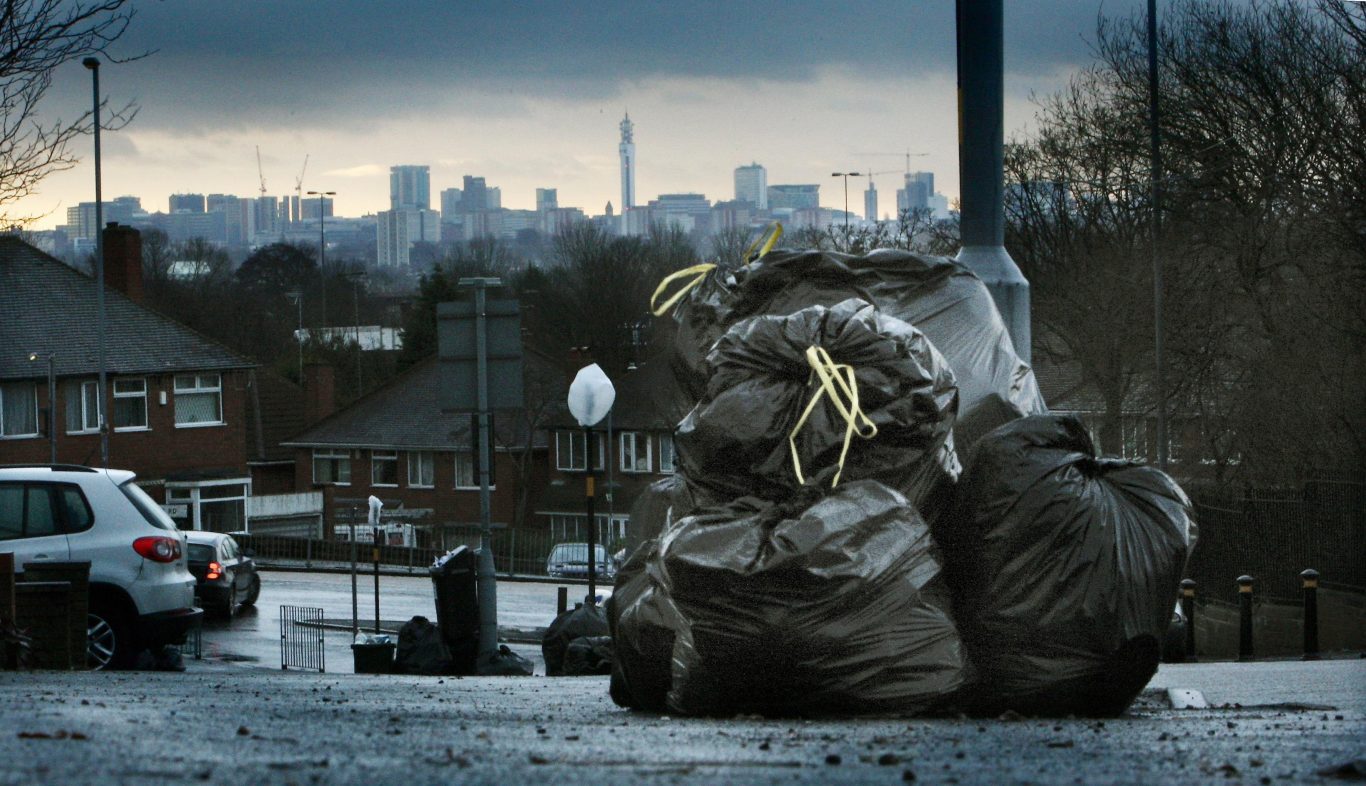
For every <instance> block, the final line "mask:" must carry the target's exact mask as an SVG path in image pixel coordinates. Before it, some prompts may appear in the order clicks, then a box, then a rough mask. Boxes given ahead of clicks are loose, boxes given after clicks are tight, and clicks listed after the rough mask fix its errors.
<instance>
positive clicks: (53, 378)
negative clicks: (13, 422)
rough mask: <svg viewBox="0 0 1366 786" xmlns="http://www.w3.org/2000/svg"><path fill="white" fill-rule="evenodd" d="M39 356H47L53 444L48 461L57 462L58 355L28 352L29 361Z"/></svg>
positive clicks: (48, 401) (49, 410)
mask: <svg viewBox="0 0 1366 786" xmlns="http://www.w3.org/2000/svg"><path fill="white" fill-rule="evenodd" d="M39 358H47V439H48V442H49V444H50V446H51V456H50V457H49V458H48V462H49V463H51V464H56V463H57V369H56V367H55V366H54V362H55V360H56V356H55V355H53V354H52V353H51V352H30V353H28V359H29V362H32V361H35V360H37V359H39Z"/></svg>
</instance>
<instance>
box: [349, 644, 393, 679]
mask: <svg viewBox="0 0 1366 786" xmlns="http://www.w3.org/2000/svg"><path fill="white" fill-rule="evenodd" d="M385 639H386V640H385V641H382V642H369V643H363V644H352V645H351V655H352V657H354V658H355V661H356V673H357V674H389V673H391V672H393V670H394V649H395V647H394V642H392V641H389V640H387V639H388V637H387V636H386V637H385Z"/></svg>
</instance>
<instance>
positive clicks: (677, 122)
mask: <svg viewBox="0 0 1366 786" xmlns="http://www.w3.org/2000/svg"><path fill="white" fill-rule="evenodd" d="M798 5H802V4H800V3H799V4H798ZM1088 5H1090V3H1088ZM1141 5H1142V4H1141V3H1140V2H1138V0H1125V1H1124V2H1118V3H1115V2H1109V3H1106V5H1105V11H1106V13H1107V14H1108V15H1112V16H1113V15H1123V14H1127V13H1131V12H1136V11H1138V10H1141ZM404 8H405V12H407V13H408V14H409V15H410V17H411V21H413V22H414V23H415V28H416V29H418V32H417V33H415V34H414V36H407V37H405V35H402V34H401V33H400V32H397V31H395V32H384V31H385V30H387V28H386V27H385V26H383V25H380V26H379V27H375V26H373V25H372V24H371V22H373V21H374V16H375V14H377V13H379V11H372V10H371V8H370V6H369V5H367V4H360V3H346V2H343V3H340V4H339V5H338V6H337V8H336V11H335V13H330V14H329V15H328V17H327V18H325V19H322V20H316V19H315V20H313V21H314V22H315V23H317V24H319V25H321V29H319V30H317V31H314V30H313V29H312V28H309V29H308V30H307V31H306V30H305V29H304V24H303V22H302V21H301V20H300V19H296V18H295V17H299V16H302V15H299V14H295V13H292V12H285V11H280V10H277V9H274V8H273V7H271V6H270V5H269V4H265V3H241V4H232V6H231V8H226V7H219V6H218V5H214V4H209V3H199V2H185V3H178V4H175V5H174V6H168V5H166V4H153V5H147V6H139V7H138V15H137V17H136V18H135V20H134V22H133V25H132V27H131V28H130V30H129V32H128V34H127V35H126V36H125V38H124V40H121V41H120V42H119V44H118V47H117V49H118V50H119V52H120V53H121V54H124V55H129V54H137V53H139V52H142V51H147V50H156V51H153V52H152V53H151V54H150V55H149V56H147V57H145V58H143V59H140V60H134V61H131V62H126V63H109V64H107V66H106V67H105V68H104V70H103V73H102V78H101V87H102V89H103V90H104V93H105V95H106V96H108V98H109V99H110V101H111V103H113V104H120V103H122V102H124V101H127V100H130V99H131V100H136V101H137V102H138V103H139V105H140V107H141V111H140V113H139V115H138V117H137V118H136V119H135V121H134V122H133V124H132V125H130V126H129V127H128V128H126V129H123V130H121V131H117V132H108V133H106V134H104V137H103V143H104V161H103V164H104V190H105V193H106V194H108V195H119V194H135V195H138V196H140V197H141V198H142V200H143V203H144V205H147V206H155V205H162V204H166V202H167V199H168V197H169V195H171V194H174V193H187V192H188V193H229V194H238V195H240V196H251V195H255V194H256V193H258V192H259V187H260V178H259V176H258V172H257V167H256V158H255V148H256V147H257V146H258V145H259V146H260V148H261V161H262V170H263V174H264V177H265V180H266V185H267V193H269V194H271V195H277V196H287V195H290V194H292V193H294V192H295V183H296V178H297V177H298V175H299V173H300V170H301V168H302V165H303V162H304V158H305V156H308V157H309V159H308V160H309V163H308V169H307V172H306V173H305V176H304V182H303V188H304V189H305V190H327V191H336V192H337V196H336V211H337V213H338V214H339V215H356V216H358V215H363V214H367V213H377V212H379V211H381V210H384V209H386V208H387V207H388V202H389V200H388V197H389V194H388V191H389V188H388V187H389V168H390V167H391V166H395V165H400V164H418V165H427V166H430V167H431V189H432V191H433V192H438V193H439V192H440V191H443V190H445V189H447V188H452V187H457V188H458V187H460V185H461V182H462V177H463V176H464V175H476V176H482V177H485V178H487V181H488V182H489V183H496V184H498V185H499V186H500V187H501V188H502V196H503V205H504V206H505V207H509V208H514V209H533V208H534V207H535V190H536V189H537V188H554V189H557V192H558V201H559V204H560V205H564V206H573V207H578V208H581V209H583V210H584V212H585V213H587V214H589V215H596V214H600V213H601V212H603V209H604V208H605V206H606V204H607V203H608V202H609V201H610V202H612V203H613V204H614V206H615V207H616V209H617V210H618V211H619V210H620V208H621V205H619V204H618V203H619V202H620V194H621V182H620V171H619V166H618V164H619V151H618V149H617V148H618V144H619V142H620V130H619V128H618V124H619V122H620V120H621V118H622V116H623V114H624V113H625V112H627V111H629V112H630V116H631V120H632V122H633V123H634V124H635V133H634V142H635V145H636V148H637V155H638V158H637V169H636V183H637V184H636V191H637V197H636V202H637V204H642V203H643V202H644V201H646V200H647V199H648V198H650V197H652V196H654V195H657V194H665V193H702V194H706V195H707V196H708V198H710V199H714V200H715V199H724V198H729V197H730V196H731V194H732V178H733V171H734V168H735V167H736V166H739V165H742V164H744V163H748V162H750V161H759V162H761V163H763V164H764V165H765V167H766V168H767V170H768V182H769V183H819V184H822V185H826V186H827V189H826V193H825V194H824V195H823V196H824V198H823V200H822V201H823V202H824V203H825V206H830V207H838V206H839V205H836V204H835V202H837V201H840V200H833V201H832V199H833V197H832V195H833V194H834V192H833V191H831V187H832V185H833V183H834V181H832V180H831V179H830V177H829V174H830V172H832V171H850V170H858V171H867V170H873V171H878V172H887V173H888V174H884V175H881V176H879V177H878V178H877V179H876V182H877V184H878V185H879V186H880V188H879V191H880V192H881V193H882V194H884V195H890V194H891V193H893V192H894V191H895V189H896V188H897V187H899V186H900V182H899V181H900V175H899V174H898V173H899V172H900V171H902V170H904V168H905V167H904V158H901V157H900V155H901V154H903V153H904V152H905V151H907V150H909V151H910V152H915V153H925V154H926V155H924V156H919V157H917V158H915V159H914V160H913V162H912V169H917V170H928V171H934V172H936V175H937V178H938V182H939V183H940V184H941V185H940V190H941V191H942V192H943V193H945V194H946V195H948V196H949V197H950V199H952V198H954V197H955V196H956V195H957V180H958V173H957V147H956V145H957V127H956V103H955V101H956V99H955V74H954V42H953V13H952V8H951V7H950V8H939V7H934V6H930V5H929V4H924V3H913V4H906V5H904V6H903V5H899V4H891V5H884V4H878V3H865V4H857V3H856V4H853V5H850V6H848V7H843V8H842V9H841V16H840V23H841V24H847V25H848V26H849V27H850V29H851V30H854V29H857V33H851V34H850V37H849V39H848V40H845V39H843V38H840V37H838V36H837V35H836V34H835V33H833V32H831V31H830V30H829V29H827V28H828V25H825V26H817V27H814V28H813V27H810V26H809V25H805V24H802V23H801V22H800V19H801V17H802V16H803V14H802V9H801V8H796V7H793V6H790V5H784V6H754V5H742V6H738V7H735V8H731V7H725V8H722V7H719V6H718V7H710V6H708V7H706V8H702V9H701V10H698V9H694V8H691V7H690V8H688V9H681V10H676V13H675V14H674V15H673V17H671V19H670V21H671V26H666V27H667V28H668V30H669V31H670V32H671V35H667V36H666V35H664V34H663V33H662V32H661V31H660V30H658V29H656V28H655V27H654V25H655V24H656V23H659V22H660V21H661V20H660V19H659V18H658V17H659V16H660V14H661V13H662V12H661V11H660V10H659V9H636V8H635V7H634V6H622V7H621V9H619V10H620V13H622V14H624V15H625V18H624V21H623V22H622V24H621V25H620V28H621V29H619V30H610V31H604V30H601V29H597V28H600V27H604V26H603V25H596V26H594V25H593V24H591V20H593V19H598V20H601V19H602V18H604V17H605V16H606V11H604V10H603V9H606V8H607V5H604V4H599V5H593V6H591V7H590V8H589V9H588V10H587V12H586V13H581V14H579V15H580V16H582V17H584V18H585V19H586V20H588V21H577V22H576V21H574V20H573V19H571V18H570V17H573V16H574V15H573V14H567V13H566V12H565V11H562V10H560V9H558V8H556V7H554V6H548V7H545V8H542V9H541V10H540V11H537V12H536V13H530V12H521V13H518V12H516V11H513V10H508V9H503V8H501V7H498V6H497V4H493V5H490V6H489V7H487V8H482V9H480V10H477V11H473V12H471V11H470V10H467V11H465V12H464V13H463V14H452V13H451V12H449V11H448V10H445V9H438V8H418V9H416V10H412V9H409V8H408V7H407V6H405V7H404ZM803 8H806V10H807V11H808V12H811V13H815V12H816V11H819V10H820V9H822V8H823V6H820V5H818V4H806V5H804V6H803ZM594 9H598V10H597V11H595V10H594ZM707 9H710V10H707ZM813 9H814V10H813ZM1099 9H1100V4H1099V3H1098V2H1097V3H1095V4H1094V7H1093V8H1090V9H1089V10H1088V12H1087V13H1085V14H1078V13H1077V12H1076V4H1075V3H1068V4H1063V3H1057V2H1054V3H1042V4H1038V5H1037V7H1033V8H1031V13H1030V14H1029V15H1027V16H1026V15H1025V14H1023V13H1020V12H1018V11H1016V12H1012V10H1011V9H1007V17H1006V69H1007V73H1006V85H1007V97H1006V129H1007V134H1008V135H1009V134H1012V133H1016V132H1018V131H1020V130H1021V129H1022V128H1024V127H1025V126H1027V124H1028V122H1029V120H1030V118H1031V117H1032V115H1033V111H1034V110H1033V105H1032V104H1031V103H1030V102H1029V94H1030V93H1031V92H1037V93H1039V94H1047V93H1050V92H1053V91H1055V90H1057V89H1060V88H1061V87H1062V86H1063V85H1065V83H1066V80H1067V77H1068V76H1069V75H1070V74H1071V73H1073V72H1074V71H1075V70H1076V69H1077V68H1078V67H1080V66H1081V65H1083V64H1085V63H1086V62H1089V60H1090V56H1089V54H1088V52H1087V49H1086V43H1085V40H1086V38H1087V37H1089V36H1090V35H1091V34H1092V32H1093V29H1094V26H1095V16H1094V14H1095V12H1097V11H1098V10H1099ZM821 16H822V14H820V13H815V17H813V18H819V17H821ZM824 16H828V13H826V14H824ZM528 17H534V19H529V18H528ZM419 22H420V23H421V24H416V23H419ZM720 22H733V23H735V24H717V23H720ZM746 22H755V23H756V24H753V25H748V26H745V25H744V24H742V23H746ZM874 23H876V24H874ZM555 25H560V26H561V27H560V28H556V27H555ZM606 27H612V26H610V25H609V26H606ZM711 27H717V28H718V29H720V30H721V32H719V33H713V32H710V28H711ZM733 27H740V28H742V29H741V30H735V29H732V28H733ZM589 28H592V29H589ZM759 29H762V30H767V31H768V33H767V34H766V35H765V36H762V37H761V39H760V40H749V39H748V37H749V36H750V31H753V30H759ZM224 30H233V31H234V32H233V33H231V34H226V33H223V32H222V31H224ZM576 32H582V33H583V35H576V34H575V33H576ZM291 34H292V36H293V37H291ZM367 36H368V37H367ZM443 36H445V38H443ZM410 38H411V39H412V40H409V39H410ZM399 39H401V40H399ZM447 39H449V40H447ZM476 39H480V40H476ZM484 39H487V40H484ZM571 39H572V40H571ZM792 40H804V41H807V42H809V43H808V45H807V46H805V47H793V46H791V41H792ZM481 41H482V43H481ZM462 42H463V44H466V45H468V46H467V48H465V49H460V47H459V46H456V45H455V44H461V43H462ZM399 44H403V45H404V46H406V47H408V55H404V54H402V53H399V52H398V49H399ZM728 47H729V48H730V49H727V48H728ZM791 49H796V50H799V51H798V52H796V53H794V52H790V51H787V50H791ZM457 50H458V51H457ZM505 50H506V51H505ZM722 50H725V51H727V52H729V55H728V58H729V60H728V62H723V61H724V60H725V59H724V58H723V59H722V60H718V59H717V56H719V55H720V54H721V53H722ZM342 52H346V53H347V55H348V56H347V57H345V58H343V57H340V56H339V55H340V54H341V53H342ZM314 55H318V57H317V58H314V57H313V56H314ZM405 56H408V57H410V59H411V60H412V62H408V61H406V60H403V57H405ZM396 58H397V59H396ZM306 63H314V64H315V65H316V67H301V64H306ZM415 96H417V97H420V100H416V99H415V98H414V97H415ZM89 97H90V94H89V82H88V74H87V73H86V72H84V69H80V68H79V67H76V66H73V67H71V68H65V69H63V70H62V71H61V72H60V73H56V74H54V84H53V88H52V92H51V94H50V95H49V98H48V100H47V102H46V103H45V104H44V106H43V112H44V114H45V115H46V116H50V117H56V116H61V117H70V116H72V115H73V114H75V113H78V112H80V111H81V110H82V109H83V108H84V106H86V105H87V104H88V102H89ZM89 145H90V140H89V139H88V138H84V139H80V140H77V143H76V145H75V147H74V148H73V150H74V152H76V153H77V155H79V156H81V158H82V161H81V163H80V164H79V165H78V166H76V167H75V168H73V169H72V170H69V171H66V172H61V173H57V174H55V175H53V176H52V177H50V178H48V179H47V180H46V181H44V182H43V183H42V184H41V185H40V187H39V190H38V192H37V193H36V194H35V195H34V196H32V197H30V198H28V199H26V200H23V201H22V202H19V203H16V204H13V205H9V206H7V213H8V215H9V216H10V217H12V218H17V217H24V216H36V215H41V214H44V213H46V214H47V215H46V217H45V218H41V219H39V220H38V221H36V222H35V223H34V224H33V227H34V228H35V229H48V228H52V227H54V226H56V225H59V224H62V223H64V221H65V212H66V208H68V207H71V206H73V205H75V204H77V203H79V202H81V201H91V200H92V199H93V193H92V192H93V185H92V183H93V169H92V164H91V156H90V151H89ZM869 154H873V155H869ZM851 185H852V184H851ZM865 186H866V180H865V179H861V182H860V188H859V193H860V194H861V193H862V189H863V188H864V187H865ZM883 201H884V202H886V201H887V197H886V196H884V197H883ZM891 208H892V206H891V205H890V204H885V205H883V206H882V212H883V213H884V214H885V213H890V212H892V210H891Z"/></svg>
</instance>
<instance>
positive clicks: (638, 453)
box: [619, 431, 651, 472]
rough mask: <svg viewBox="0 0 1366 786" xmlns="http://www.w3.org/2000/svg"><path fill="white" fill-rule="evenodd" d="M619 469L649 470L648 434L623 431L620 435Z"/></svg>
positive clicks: (632, 470) (631, 470)
mask: <svg viewBox="0 0 1366 786" xmlns="http://www.w3.org/2000/svg"><path fill="white" fill-rule="evenodd" d="M619 452H620V453H621V471H622V472H649V471H650V458H651V457H650V435H649V434H644V433H642V432H639V431H623V432H621V435H620V451H619Z"/></svg>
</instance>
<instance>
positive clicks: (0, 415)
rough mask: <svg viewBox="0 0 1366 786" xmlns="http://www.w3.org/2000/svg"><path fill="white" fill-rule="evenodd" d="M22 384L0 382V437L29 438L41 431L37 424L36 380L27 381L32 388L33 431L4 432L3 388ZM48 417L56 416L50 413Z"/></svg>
mask: <svg viewBox="0 0 1366 786" xmlns="http://www.w3.org/2000/svg"><path fill="white" fill-rule="evenodd" d="M23 384H24V383H23V382H4V383H0V439H31V438H33V437H36V436H38V434H39V432H40V431H41V427H40V425H39V423H38V383H37V382H29V383H28V384H29V385H30V386H31V388H30V389H31V390H32V398H33V432H32V433H23V434H7V433H5V428H6V426H5V388H7V387H8V388H11V389H13V388H17V387H19V386H20V385H23ZM48 417H49V419H51V420H55V419H56V418H55V417H53V416H52V415H49V416H48Z"/></svg>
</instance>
